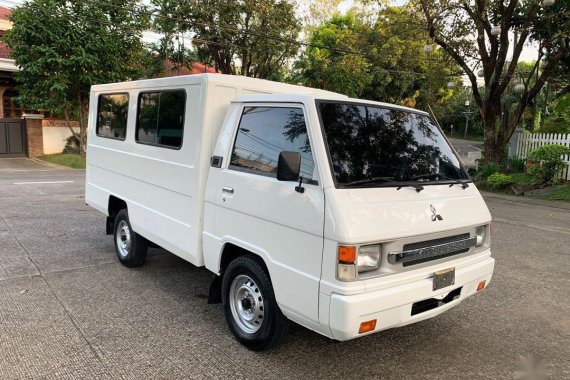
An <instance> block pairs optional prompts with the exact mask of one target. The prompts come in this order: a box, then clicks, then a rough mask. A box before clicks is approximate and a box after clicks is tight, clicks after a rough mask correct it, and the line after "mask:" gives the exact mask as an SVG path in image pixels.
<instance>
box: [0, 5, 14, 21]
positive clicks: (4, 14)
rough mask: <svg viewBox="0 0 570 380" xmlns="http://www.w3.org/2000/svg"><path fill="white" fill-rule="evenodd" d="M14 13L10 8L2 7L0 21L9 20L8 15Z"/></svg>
mask: <svg viewBox="0 0 570 380" xmlns="http://www.w3.org/2000/svg"><path fill="white" fill-rule="evenodd" d="M10 13H12V10H11V9H10V8H6V7H2V6H0V19H1V20H8V15H9V14H10Z"/></svg>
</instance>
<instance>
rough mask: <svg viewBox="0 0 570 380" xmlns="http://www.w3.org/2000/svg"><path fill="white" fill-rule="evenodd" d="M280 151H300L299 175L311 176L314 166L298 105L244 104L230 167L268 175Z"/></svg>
mask: <svg viewBox="0 0 570 380" xmlns="http://www.w3.org/2000/svg"><path fill="white" fill-rule="evenodd" d="M283 151H290V152H299V153H301V175H302V176H303V178H305V179H308V180H310V179H312V178H313V172H314V168H315V163H314V161H313V155H312V151H311V144H310V143H309V136H308V135H307V126H306V124H305V116H304V114H303V110H302V109H301V108H294V107H245V108H244V110H243V113H242V116H241V120H240V124H239V129H238V132H237V136H236V141H235V145H234V149H233V151H232V156H231V161H230V168H232V169H234V170H242V171H247V172H250V173H255V174H261V175H266V176H271V177H276V176H277V161H278V159H279V153H281V152H283Z"/></svg>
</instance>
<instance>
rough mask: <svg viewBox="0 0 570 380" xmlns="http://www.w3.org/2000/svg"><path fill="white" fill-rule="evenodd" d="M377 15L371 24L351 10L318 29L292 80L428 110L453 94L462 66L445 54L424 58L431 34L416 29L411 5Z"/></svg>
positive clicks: (314, 31)
mask: <svg viewBox="0 0 570 380" xmlns="http://www.w3.org/2000/svg"><path fill="white" fill-rule="evenodd" d="M377 16H378V17H377V19H376V20H375V21H374V22H373V23H372V24H368V23H366V22H364V21H363V19H364V18H366V17H361V15H359V14H354V13H352V12H349V13H348V14H346V15H344V16H341V15H335V16H333V18H332V19H331V20H329V21H327V22H326V23H324V24H323V25H321V26H320V27H317V28H315V29H314V30H313V31H312V33H311V35H310V37H309V47H307V49H306V50H305V51H304V52H303V54H302V56H301V57H300V59H299V60H298V61H297V62H296V63H295V65H294V68H295V74H294V76H293V77H292V81H293V82H295V83H299V84H304V85H308V86H312V87H317V88H323V89H326V90H330V91H335V92H340V93H343V94H346V95H349V96H352V97H363V98H367V99H372V100H379V101H386V102H391V103H404V104H406V105H410V106H419V107H422V108H428V107H427V105H428V104H430V103H431V104H433V103H435V102H437V101H438V100H439V99H440V98H442V97H445V96H447V95H448V93H449V90H447V89H445V84H446V82H447V80H448V79H447V78H448V77H449V75H451V74H452V73H453V72H455V71H457V68H456V65H455V64H453V63H452V61H451V60H449V59H448V57H447V56H445V55H443V54H440V53H439V52H437V53H435V54H433V55H432V56H430V57H427V56H426V55H425V54H424V52H423V49H424V45H425V40H426V38H428V36H427V32H426V31H425V30H423V29H419V28H417V27H416V28H414V27H413V25H412V27H410V23H409V21H408V20H409V12H408V9H407V7H405V6H404V7H388V8H385V9H384V10H382V11H381V12H379V13H377ZM442 88H444V89H442Z"/></svg>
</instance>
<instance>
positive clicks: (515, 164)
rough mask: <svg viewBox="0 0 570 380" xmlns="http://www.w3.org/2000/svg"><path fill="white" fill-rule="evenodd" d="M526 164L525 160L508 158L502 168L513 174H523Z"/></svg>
mask: <svg viewBox="0 0 570 380" xmlns="http://www.w3.org/2000/svg"><path fill="white" fill-rule="evenodd" d="M525 162H526V160H525V159H524V158H518V157H508V158H506V159H505V160H504V161H503V163H502V166H503V167H504V168H505V170H508V171H509V172H511V173H522V172H524V165H525Z"/></svg>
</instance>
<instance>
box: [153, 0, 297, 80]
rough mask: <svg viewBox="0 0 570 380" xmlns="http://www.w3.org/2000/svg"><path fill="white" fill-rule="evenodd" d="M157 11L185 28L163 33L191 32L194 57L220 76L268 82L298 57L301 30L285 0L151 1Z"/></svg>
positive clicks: (173, 27) (166, 27)
mask: <svg viewBox="0 0 570 380" xmlns="http://www.w3.org/2000/svg"><path fill="white" fill-rule="evenodd" d="M153 4H154V6H155V9H157V10H158V12H160V13H163V14H165V15H167V16H169V17H172V16H174V17H177V18H179V19H184V20H188V21H189V22H188V23H177V24H176V25H167V22H166V23H165V22H162V21H160V20H159V19H158V18H157V20H156V23H160V24H159V27H160V28H162V30H167V31H169V32H171V33H179V32H191V33H192V34H193V41H192V43H193V45H194V46H197V52H196V53H197V55H198V56H200V57H201V60H202V61H203V62H207V63H212V65H213V66H214V67H215V68H216V69H217V70H219V71H221V72H222V73H224V74H239V75H245V76H249V77H256V78H264V79H265V78H270V77H271V76H272V75H273V74H274V73H275V72H278V71H279V70H280V69H282V68H283V67H284V66H285V64H286V63H287V61H288V60H289V59H291V58H292V57H294V56H295V55H296V54H297V50H298V44H296V43H292V42H291V41H294V40H296V39H297V36H298V34H299V31H300V29H301V25H300V22H299V20H298V19H297V16H296V13H295V7H294V5H293V3H292V2H290V1H287V0H255V1H254V0H205V1H192V2H190V1H186V0H154V1H153Z"/></svg>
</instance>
